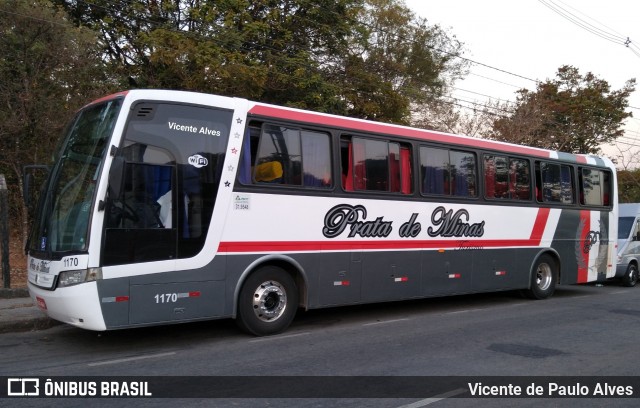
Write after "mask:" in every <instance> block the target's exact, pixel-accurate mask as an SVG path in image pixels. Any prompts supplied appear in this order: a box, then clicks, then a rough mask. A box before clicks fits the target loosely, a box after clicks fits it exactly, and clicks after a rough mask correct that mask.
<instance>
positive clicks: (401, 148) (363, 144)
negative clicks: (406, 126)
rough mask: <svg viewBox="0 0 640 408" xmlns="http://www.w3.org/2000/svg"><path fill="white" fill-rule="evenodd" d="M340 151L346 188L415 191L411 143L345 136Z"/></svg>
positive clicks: (407, 192) (348, 189) (399, 191)
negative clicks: (413, 189)
mask: <svg viewBox="0 0 640 408" xmlns="http://www.w3.org/2000/svg"><path fill="white" fill-rule="evenodd" d="M340 150H341V164H342V186H343V188H344V189H345V190H346V191H354V190H356V191H386V192H393V193H401V194H411V192H412V181H411V180H412V179H411V150H410V148H409V146H406V145H402V144H400V143H396V142H387V141H384V140H374V139H365V138H360V137H353V138H351V137H349V136H344V137H343V138H342V140H341V148H340Z"/></svg>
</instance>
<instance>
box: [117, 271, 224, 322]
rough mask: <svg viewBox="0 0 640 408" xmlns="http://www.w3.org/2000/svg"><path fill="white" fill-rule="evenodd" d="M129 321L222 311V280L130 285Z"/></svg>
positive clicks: (211, 314)
mask: <svg viewBox="0 0 640 408" xmlns="http://www.w3.org/2000/svg"><path fill="white" fill-rule="evenodd" d="M129 303H130V308H131V309H130V322H131V324H140V323H154V322H173V321H178V320H193V319H202V318H214V317H217V316H220V315H222V313H223V311H224V303H225V296H224V282H219V281H207V282H181V283H163V284H152V285H131V301H130V302H129Z"/></svg>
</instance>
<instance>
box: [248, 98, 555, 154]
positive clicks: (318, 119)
mask: <svg viewBox="0 0 640 408" xmlns="http://www.w3.org/2000/svg"><path fill="white" fill-rule="evenodd" d="M249 113H250V114H253V115H261V116H271V117H276V118H279V119H286V120H294V121H297V122H307V123H313V124H319V125H325V126H333V127H338V128H343V129H352V130H359V131H364V132H373V133H384V134H389V135H396V136H404V137H415V138H418V139H424V140H429V141H436V142H445V143H455V144H459V145H465V146H471V147H478V148H485V149H496V150H502V151H506V152H511V153H520V154H527V155H532V156H537V157H550V155H551V154H550V152H549V151H546V150H542V149H536V148H533V147H527V146H519V145H511V144H506V143H499V142H494V141H490V140H485V139H477V138H470V137H462V136H455V135H447V134H442V133H435V132H430V131H428V130H423V129H415V128H409V127H402V126H396V125H390V124H385V123H378V122H369V121H365V120H358V119H351V118H346V117H342V116H333V115H323V114H318V113H314V112H305V111H299V110H292V109H285V108H280V107H277V106H269V105H255V106H254V107H253V108H251V110H250V111H249Z"/></svg>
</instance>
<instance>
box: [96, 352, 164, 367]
mask: <svg viewBox="0 0 640 408" xmlns="http://www.w3.org/2000/svg"><path fill="white" fill-rule="evenodd" d="M174 354H176V353H175V351H171V352H168V353H159V354H147V355H145V356H137V357H128V358H119V359H117V360H108V361H99V362H97V363H89V364H87V365H88V366H89V367H96V366H102V365H108V364H119V363H128V362H129V361H138V360H146V359H149V358H159V357H167V356H172V355H174Z"/></svg>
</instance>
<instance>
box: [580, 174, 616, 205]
mask: <svg viewBox="0 0 640 408" xmlns="http://www.w3.org/2000/svg"><path fill="white" fill-rule="evenodd" d="M610 197H611V174H610V173H609V172H607V171H602V170H595V169H587V168H582V169H580V204H582V205H594V206H609V205H611V202H610Z"/></svg>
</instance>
